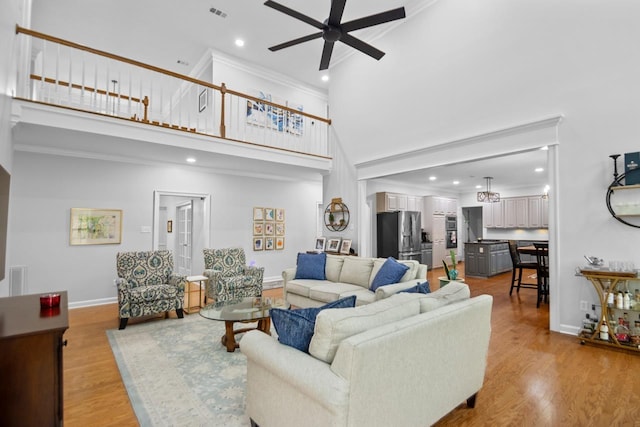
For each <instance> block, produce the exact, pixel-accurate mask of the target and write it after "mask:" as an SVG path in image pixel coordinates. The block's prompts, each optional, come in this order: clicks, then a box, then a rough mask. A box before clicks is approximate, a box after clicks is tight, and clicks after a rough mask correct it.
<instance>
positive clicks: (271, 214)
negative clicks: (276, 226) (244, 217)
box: [264, 208, 276, 221]
mask: <svg viewBox="0 0 640 427" xmlns="http://www.w3.org/2000/svg"><path fill="white" fill-rule="evenodd" d="M264 220H265V221H275V220H276V210H275V209H274V208H264Z"/></svg>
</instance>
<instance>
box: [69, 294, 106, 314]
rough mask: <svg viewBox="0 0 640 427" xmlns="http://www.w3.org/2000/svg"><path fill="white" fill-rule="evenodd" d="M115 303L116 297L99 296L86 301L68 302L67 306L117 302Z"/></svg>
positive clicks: (76, 306) (81, 306)
mask: <svg viewBox="0 0 640 427" xmlns="http://www.w3.org/2000/svg"><path fill="white" fill-rule="evenodd" d="M117 303H118V297H110V298H100V299H92V300H87V301H76V302H70V303H69V308H72V309H73V308H83V307H93V306H96V305H105V304H117ZM114 314H115V313H114Z"/></svg>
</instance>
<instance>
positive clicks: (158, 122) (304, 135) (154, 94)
mask: <svg viewBox="0 0 640 427" xmlns="http://www.w3.org/2000/svg"><path fill="white" fill-rule="evenodd" d="M16 32H17V33H18V42H19V45H20V46H21V49H22V50H21V52H22V53H23V56H22V58H26V59H25V60H23V61H22V62H23V66H22V67H19V69H20V70H19V72H18V93H17V96H16V97H17V98H21V99H25V100H29V101H35V102H41V103H45V104H49V105H55V106H59V107H65V108H72V109H75V110H81V111H88V112H92V113H97V114H101V115H108V116H114V117H119V118H122V119H128V120H132V121H136V122H140V123H144V124H148V125H153V126H162V127H165V128H170V129H175V130H177V131H183V132H192V133H197V134H202V135H209V136H215V137H219V138H224V139H227V140H232V141H236V142H238V143H249V144H255V145H262V146H266V147H270V148H274V149H278V150H286V151H291V152H297V153H303V154H309V155H313V156H321V157H328V156H329V144H328V142H329V126H330V125H331V120H329V119H327V118H324V117H319V116H316V115H313V114H309V113H306V112H304V111H301V110H300V109H297V108H293V107H290V106H286V105H279V104H277V103H273V102H271V100H270V99H261V98H258V97H254V96H251V95H247V94H244V93H241V92H238V91H234V90H232V89H230V88H227V87H226V86H225V84H224V83H222V84H220V85H215V84H212V83H209V82H206V81H203V80H198V79H195V78H192V77H189V76H185V75H181V74H178V73H174V72H171V71H168V70H164V69H161V68H158V67H154V66H151V65H147V64H144V63H141V62H138V61H134V60H131V59H128V58H123V57H120V56H117V55H113V54H110V53H107V52H102V51H99V50H96V49H92V48H89V47H86V46H82V45H79V44H76V43H73V42H69V41H66V40H62V39H59V38H56V37H52V36H49V35H46V34H42V33H38V32H36V31H32V30H29V29H25V28H21V27H16Z"/></svg>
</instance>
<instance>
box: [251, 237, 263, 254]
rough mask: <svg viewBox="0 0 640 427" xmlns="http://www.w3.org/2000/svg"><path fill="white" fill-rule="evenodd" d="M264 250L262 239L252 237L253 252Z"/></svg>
mask: <svg viewBox="0 0 640 427" xmlns="http://www.w3.org/2000/svg"><path fill="white" fill-rule="evenodd" d="M263 249H264V237H254V238H253V250H254V251H261V250H263Z"/></svg>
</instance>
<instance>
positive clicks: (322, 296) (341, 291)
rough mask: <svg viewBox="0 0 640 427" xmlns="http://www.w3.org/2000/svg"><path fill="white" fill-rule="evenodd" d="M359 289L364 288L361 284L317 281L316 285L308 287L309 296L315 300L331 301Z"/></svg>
mask: <svg viewBox="0 0 640 427" xmlns="http://www.w3.org/2000/svg"><path fill="white" fill-rule="evenodd" d="M359 290H360V291H363V290H364V289H362V286H358V285H352V284H351V283H342V282H338V283H332V282H318V285H317V286H314V287H312V288H310V289H309V298H311V299H313V300H316V301H322V302H331V301H337V300H339V299H340V298H343V297H345V296H348V295H353V294H354V293H355V292H357V291H359ZM349 292H351V293H349Z"/></svg>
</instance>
